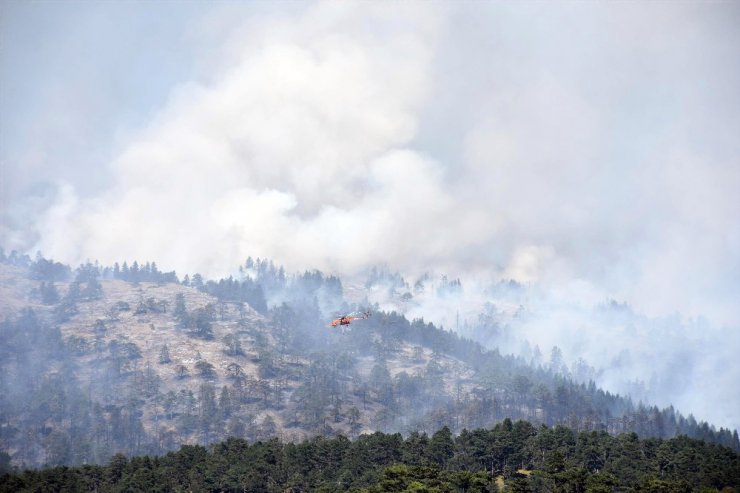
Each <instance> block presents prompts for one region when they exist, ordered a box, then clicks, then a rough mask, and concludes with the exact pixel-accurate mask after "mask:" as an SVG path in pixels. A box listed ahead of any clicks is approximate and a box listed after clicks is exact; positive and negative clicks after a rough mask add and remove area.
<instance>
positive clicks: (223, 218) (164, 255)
mask: <svg viewBox="0 0 740 493" xmlns="http://www.w3.org/2000/svg"><path fill="white" fill-rule="evenodd" d="M0 13H1V17H0V23H1V24H0V42H1V45H0V104H1V105H2V111H0V162H1V165H2V188H1V190H0V194H1V201H2V202H1V204H2V214H3V216H2V225H1V226H2V228H1V229H0V244H2V245H3V246H4V247H5V249H6V250H10V249H19V250H23V251H27V252H29V253H31V254H34V253H35V252H36V251H37V250H41V251H42V252H43V253H44V254H45V255H47V256H52V257H54V258H55V259H58V260H63V261H66V262H71V263H77V262H81V261H84V260H85V259H88V258H89V259H99V260H100V261H102V262H105V263H112V262H114V261H122V260H124V259H129V260H131V259H134V258H136V259H139V260H142V259H149V260H155V261H157V263H158V264H159V265H160V266H163V267H165V268H173V269H177V270H178V272H181V273H182V272H194V271H200V272H202V273H204V274H206V275H221V274H227V273H229V272H231V271H233V269H234V267H235V266H236V265H238V264H239V263H241V262H243V261H244V259H245V258H246V257H247V256H248V255H252V256H261V257H269V258H273V259H275V260H276V261H278V262H280V263H283V264H285V265H287V266H288V267H289V268H291V269H298V268H313V267H316V268H320V269H324V270H327V271H331V272H334V273H340V274H352V273H354V272H357V271H359V270H361V269H363V268H366V267H367V266H369V265H374V264H378V263H384V264H387V265H389V266H390V267H391V268H394V269H399V270H401V271H403V272H404V273H407V274H409V275H413V274H416V273H420V272H423V271H424V270H426V269H430V268H432V269H434V270H437V271H445V272H449V273H453V274H458V275H469V276H478V277H480V276H491V277H492V278H500V277H503V278H514V279H517V280H519V281H521V282H525V283H532V284H537V285H541V286H544V287H545V288H547V289H552V290H554V291H557V292H560V293H566V294H568V293H570V294H572V295H573V296H587V297H588V298H589V300H599V299H606V298H615V299H618V300H624V301H627V302H629V303H630V304H632V305H633V306H634V307H636V309H637V310H639V311H640V312H641V313H645V314H647V315H649V316H664V315H669V314H673V313H678V314H681V316H683V317H697V316H703V317H706V318H707V319H708V320H710V321H711V323H712V324H713V325H714V326H716V327H728V328H727V329H726V330H728V331H729V330H733V331H734V330H736V329H737V328H738V327H740V304H738V300H740V220H739V219H738V211H740V193H738V190H740V139H738V136H740V112H739V111H738V109H740V90H739V89H738V88H740V63H739V62H740V49H739V48H740V6H739V4H738V3H736V2H695V3H692V2H650V3H645V2H610V3H599V2H564V3H557V2H524V3H521V2H520V3H514V2H508V3H507V2H502V3H499V2H495V3H494V2H489V3H484V2H471V3H462V2H449V3H441V2H419V3H415V2H396V3H369V2H357V3H355V2H343V3H338V2H330V3H287V2H284V3H283V2H281V3H277V2H276V3H267V2H264V3H259V2H250V3H241V2H239V3H235V4H231V3H227V2H208V3H205V2H120V3H113V2H80V3H76V2H33V3H32V2H17V1H5V2H2V4H0ZM733 333H734V332H733ZM732 340H735V341H736V340H737V338H732ZM735 349H737V350H738V351H740V348H735ZM727 364H728V365H730V367H731V368H733V371H735V373H737V367H738V362H737V361H728V362H727Z"/></svg>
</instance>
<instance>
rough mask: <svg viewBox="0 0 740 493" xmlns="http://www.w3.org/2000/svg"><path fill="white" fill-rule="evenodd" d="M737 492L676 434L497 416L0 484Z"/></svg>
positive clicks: (739, 478)
mask: <svg viewBox="0 0 740 493" xmlns="http://www.w3.org/2000/svg"><path fill="white" fill-rule="evenodd" d="M737 488H740V456H738V454H737V453H736V452H733V451H732V450H730V449H728V448H726V447H722V446H717V445H711V444H707V443H706V442H703V441H699V440H692V439H689V438H686V437H681V438H674V439H670V440H660V439H645V440H640V439H638V438H637V436H636V435H635V434H634V433H628V434H623V435H619V436H617V437H613V436H610V435H609V434H607V433H605V432H595V431H593V432H581V433H574V432H573V431H572V430H570V429H568V428H565V427H562V426H557V427H555V428H547V427H545V426H539V427H538V426H534V425H532V424H531V423H528V422H526V421H518V422H516V423H512V422H511V420H509V419H505V420H504V421H503V422H502V423H499V424H497V425H496V426H495V427H493V428H492V429H476V430H472V431H468V430H463V431H462V432H461V433H460V435H458V436H453V435H452V433H451V432H450V430H449V429H448V428H446V427H445V428H442V429H440V430H437V431H436V432H435V433H434V434H433V435H431V437H430V436H427V435H426V434H424V433H416V432H415V433H412V434H410V435H409V436H408V437H407V438H405V439H404V438H403V437H402V436H401V435H400V434H392V435H389V434H384V433H379V432H378V433H373V434H367V435H361V436H360V437H358V438H357V439H356V440H353V441H350V440H348V439H347V438H345V437H343V436H340V437H336V438H323V437H317V438H314V439H311V440H308V441H304V442H302V443H299V444H293V443H285V442H282V441H279V440H277V439H273V440H269V441H266V442H257V443H253V444H250V443H248V442H247V441H245V440H242V439H235V438H230V439H228V440H226V441H225V442H221V443H218V444H215V445H212V446H210V447H208V448H204V447H201V446H191V445H186V446H184V447H182V448H181V449H180V450H179V451H177V452H171V453H168V454H167V455H165V456H164V457H149V456H145V457H134V458H131V459H128V458H126V457H125V456H124V455H120V454H119V455H116V456H114V457H113V458H112V459H111V461H110V462H109V464H108V465H107V466H90V465H87V466H82V467H76V468H72V469H68V468H66V467H58V468H54V469H46V470H43V471H25V472H22V473H15V474H12V475H6V476H4V477H2V478H0V491H2V492H6V491H7V492H24V491H100V492H116V491H162V492H164V491H213V492H219V491H234V492H236V491H250V492H276V493H277V492H300V491H325V492H330V491H358V492H360V491H362V492H381V491H399V492H400V491H408V492H411V491H436V492H496V491H511V492H526V491H532V492H540V491H553V492H555V491H562V492H583V491H590V492H616V491H624V492H626V491H645V492H691V491H704V492H709V491H723V492H729V491H735V490H736V489H737Z"/></svg>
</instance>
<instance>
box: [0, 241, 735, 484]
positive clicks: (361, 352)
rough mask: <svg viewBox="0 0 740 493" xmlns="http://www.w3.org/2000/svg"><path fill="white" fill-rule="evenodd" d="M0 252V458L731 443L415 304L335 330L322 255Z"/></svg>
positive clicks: (65, 461)
mask: <svg viewBox="0 0 740 493" xmlns="http://www.w3.org/2000/svg"><path fill="white" fill-rule="evenodd" d="M0 260H2V262H0V294H2V298H1V301H0V310H2V316H3V321H2V323H1V324H0V374H1V376H0V399H1V400H0V439H1V440H0V441H1V443H2V450H3V453H2V456H0V459H2V460H0V468H3V469H7V468H9V467H11V464H12V465H15V466H20V467H38V466H57V465H69V464H83V463H87V464H93V463H97V464H100V463H106V462H107V461H108V460H109V459H110V457H111V456H113V455H114V454H116V453H123V454H126V455H128V456H133V455H161V454H164V453H166V452H167V451H172V450H177V449H178V448H180V447H181V446H182V445H185V444H191V445H194V444H200V445H207V444H211V443H215V442H218V441H220V440H224V439H226V438H227V437H237V438H243V439H246V440H248V441H250V442H254V441H257V440H267V439H269V438H271V437H279V438H281V439H282V440H283V441H285V442H297V441H300V440H303V439H305V438H308V437H313V436H317V435H320V436H327V437H331V436H336V435H343V436H348V437H357V436H359V435H360V434H362V433H369V432H374V431H383V432H401V433H403V434H404V435H408V434H410V433H413V432H422V433H423V432H426V433H433V432H434V431H435V430H438V429H440V428H442V427H445V426H446V427H448V428H449V429H450V430H451V431H452V432H454V433H460V432H462V430H463V429H474V428H486V427H490V426H493V425H494V424H496V423H500V422H501V421H502V420H503V419H505V418H511V419H526V420H529V421H531V422H533V423H535V424H545V425H548V426H555V425H558V424H562V425H567V426H568V427H570V428H571V429H572V430H575V431H576V432H581V431H585V432H598V433H602V432H605V433H609V434H613V435H616V434H619V433H623V432H635V433H637V434H638V435H639V436H640V437H641V438H646V437H658V438H671V437H674V436H677V435H688V436H691V437H695V438H701V439H704V440H707V441H710V442H714V443H719V444H722V445H725V446H727V447H730V448H734V449H735V450H740V442H738V436H737V432H736V431H735V432H731V431H730V430H725V429H720V430H716V429H714V428H713V427H712V426H710V425H709V424H708V423H705V422H697V421H696V420H695V419H694V418H693V417H691V416H689V417H684V416H682V415H681V414H680V413H679V412H677V411H676V410H674V409H673V408H670V407H669V408H666V409H658V408H656V407H650V406H646V405H642V404H637V405H636V404H634V403H633V402H632V401H631V400H630V399H629V398H625V397H622V396H618V395H614V394H610V393H609V392H605V391H603V390H601V389H599V388H597V387H596V386H595V385H594V384H593V383H576V382H574V381H572V380H570V379H569V378H568V377H567V376H564V375H563V374H561V373H559V372H557V371H556V370H554V369H553V368H552V367H548V366H544V365H531V364H527V363H526V362H525V361H524V360H522V359H520V358H516V357H513V356H505V355H502V354H500V353H499V352H498V351H497V350H489V349H485V348H484V347H482V346H481V345H480V344H478V343H475V342H472V341H470V340H467V339H464V338H461V337H459V336H458V335H457V334H455V333H453V332H450V331H446V330H443V329H441V328H438V327H435V326H434V325H432V324H429V323H425V322H424V321H423V320H414V321H409V320H407V319H406V318H404V317H403V316H401V315H399V314H397V313H395V312H391V313H385V312H382V311H378V310H373V315H372V316H371V317H370V318H369V319H368V320H363V321H359V322H357V323H355V324H353V325H351V326H350V328H349V330H347V331H340V330H337V329H332V328H331V327H329V321H330V320H331V317H332V316H333V315H336V314H337V313H341V312H348V311H351V310H353V309H356V308H360V307H359V306H357V305H356V304H355V303H356V302H358V301H360V300H361V297H359V296H357V294H356V293H353V302H349V301H348V300H347V299H345V294H344V287H343V285H342V282H341V280H340V279H338V278H336V277H332V276H325V275H323V274H322V273H320V272H317V271H314V272H305V273H302V274H290V275H289V274H286V273H285V272H284V271H283V270H282V269H281V268H277V267H276V266H274V265H273V264H272V263H269V262H260V261H257V262H253V261H251V259H250V260H249V261H248V262H247V263H246V264H245V265H244V266H242V268H240V271H241V275H240V278H239V279H234V278H228V279H222V280H219V281H206V280H204V279H203V278H202V277H201V276H199V275H197V274H196V275H194V276H193V277H192V278H190V277H189V276H186V277H185V278H184V279H183V280H182V282H180V281H179V280H178V278H177V276H176V275H175V273H172V272H170V273H163V272H160V271H159V270H158V269H157V267H156V265H155V264H151V263H145V264H142V265H140V264H138V263H136V262H134V263H132V265H131V266H128V264H123V265H122V266H119V265H117V264H116V265H115V266H113V267H101V266H98V265H96V264H86V265H82V266H80V267H79V268H77V269H75V270H74V271H73V270H72V269H71V268H70V267H68V266H65V265H62V264H59V263H55V262H53V261H51V260H47V259H44V258H42V257H38V258H36V259H35V260H33V261H32V260H31V259H29V258H28V257H25V256H19V255H17V254H11V255H10V256H5V255H4V254H2V255H0ZM373 275H375V276H376V277H377V275H378V274H377V272H374V274H373ZM371 281H372V282H375V281H376V280H373V279H370V280H369V284H368V285H371V284H372V282H371ZM456 288H457V287H456V284H455V282H454V281H453V282H450V283H449V289H456ZM360 292H361V290H360ZM0 470H1V469H0Z"/></svg>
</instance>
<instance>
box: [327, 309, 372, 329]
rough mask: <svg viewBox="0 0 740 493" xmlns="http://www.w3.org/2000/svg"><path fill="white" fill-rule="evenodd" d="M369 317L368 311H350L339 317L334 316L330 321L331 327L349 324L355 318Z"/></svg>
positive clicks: (365, 318)
mask: <svg viewBox="0 0 740 493" xmlns="http://www.w3.org/2000/svg"><path fill="white" fill-rule="evenodd" d="M368 318H370V312H352V313H350V314H348V315H344V316H342V317H339V318H335V319H334V320H332V321H331V326H332V327H337V326H340V327H341V326H342V325H349V324H351V323H352V322H354V321H355V320H367V319H368Z"/></svg>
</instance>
